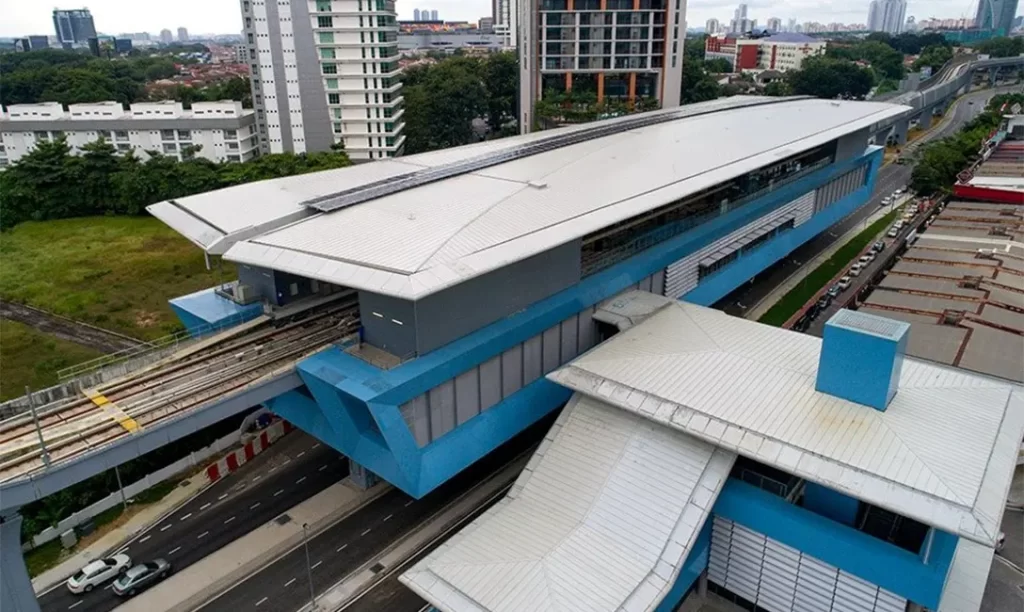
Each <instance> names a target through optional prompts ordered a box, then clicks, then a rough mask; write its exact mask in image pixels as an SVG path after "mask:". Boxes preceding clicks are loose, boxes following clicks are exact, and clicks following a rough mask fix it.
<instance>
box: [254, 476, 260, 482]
mask: <svg viewBox="0 0 1024 612" xmlns="http://www.w3.org/2000/svg"><path fill="white" fill-rule="evenodd" d="M259 479H260V477H259V476H253V477H252V481H253V482H256V481H257V480H259Z"/></svg>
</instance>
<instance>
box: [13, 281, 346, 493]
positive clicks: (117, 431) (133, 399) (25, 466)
mask: <svg viewBox="0 0 1024 612" xmlns="http://www.w3.org/2000/svg"><path fill="white" fill-rule="evenodd" d="M358 327H359V312H358V305H357V300H356V297H355V295H353V294H348V295H339V296H337V297H336V298H335V299H332V300H330V301H328V302H326V303H319V304H315V305H313V307H311V308H309V309H308V310H299V309H296V310H293V311H292V312H290V313H288V314H287V316H284V317H271V316H267V315H264V316H261V317H258V318H257V319H254V320H252V321H249V322H248V323H244V324H242V325H239V326H237V327H234V328H232V329H230V330H228V331H225V332H222V333H220V334H217V335H215V336H213V337H210V338H207V339H205V340H202V341H200V342H197V343H196V344H194V345H191V346H189V347H188V348H186V349H183V350H181V351H178V352H176V353H174V354H173V355H171V356H169V357H167V358H166V359H163V360H161V361H159V362H158V363H156V364H153V365H151V366H149V367H146V368H143V369H141V370H138V371H136V372H133V373H131V374H129V375H127V376H125V377H123V378H119V379H117V380H112V381H110V382H108V383H104V384H101V385H100V386H98V387H94V388H87V389H82V390H81V393H80V394H79V395H78V396H77V397H74V398H70V399H66V400H62V401H60V402H56V403H54V404H51V405H49V406H44V407H42V408H41V409H40V410H39V411H38V412H37V414H38V421H39V422H38V427H37V425H36V423H35V421H34V420H33V417H32V415H31V414H30V413H22V414H20V415H18V416H16V417H13V418H11V419H8V420H5V421H2V422H0V511H4V512H7V511H11V510H13V509H16V508H18V507H20V506H22V505H24V504H26V503H29V502H31V501H34V500H36V499H39V498H41V497H44V496H46V495H49V494H51V493H53V492H55V491H58V490H60V489H63V488H65V487H67V486H70V485H72V484H74V483H76V482H80V481H82V480H84V479H86V478H89V477H91V476H94V475H96V474H98V473H100V472H103V471H105V470H107V469H109V468H110V467H112V466H114V465H117V464H120V463H123V462H124V461H127V460H129V459H132V458H134V457H137V456H140V455H142V454H145V453H146V452H149V451H151V450H153V449H155V448H158V447H160V446H162V445H164V444H167V443H168V442H172V441H173V440H176V439H178V438H181V437H183V436H185V435H188V434H190V433H193V432H195V431H198V430H199V429H202V428H203V427H206V426H208V425H210V424H212V423H215V422H217V421H219V420H221V419H223V418H225V417H227V416H230V415H232V414H236V413H238V412H240V411H242V410H246V409H248V408H250V407H252V406H255V405H258V404H260V403H262V402H263V401H266V400H269V399H270V398H272V397H275V396H277V395H280V394H281V393H283V392H285V391H287V390H289V389H294V388H296V387H299V386H301V381H300V380H299V378H298V375H297V374H295V372H294V366H295V364H296V363H297V362H298V361H299V360H301V359H303V358H305V357H308V356H309V355H311V354H313V353H315V352H317V351H319V350H321V349H323V348H325V347H327V346H330V345H331V344H334V343H337V342H339V341H342V340H344V339H345V338H347V337H350V336H352V334H355V333H357V332H358Z"/></svg>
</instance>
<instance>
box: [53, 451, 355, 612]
mask: <svg viewBox="0 0 1024 612" xmlns="http://www.w3.org/2000/svg"><path fill="white" fill-rule="evenodd" d="M347 475H348V461H347V460H345V458H344V457H343V456H342V455H341V454H339V453H338V452H337V451H335V450H334V449H332V448H330V447H328V446H327V445H323V444H319V443H318V442H317V441H316V440H315V439H314V438H312V437H310V436H308V435H306V434H304V433H303V432H301V431H294V432H292V433H290V434H288V435H287V436H285V437H284V438H283V439H281V441H279V442H278V443H276V444H274V445H273V446H271V447H270V448H268V449H267V450H266V451H264V452H263V453H260V454H259V455H258V456H257V457H256V458H255V459H253V460H252V461H250V462H249V463H247V464H245V465H244V466H243V467H242V468H241V469H239V471H237V472H235V473H234V474H231V475H230V476H228V477H226V478H224V479H222V480H221V481H219V482H217V483H216V484H214V485H213V486H212V487H210V488H208V489H207V490H206V491H204V492H203V493H202V494H200V495H198V496H197V497H196V498H195V499H193V500H191V501H189V502H188V503H187V504H185V505H184V506H182V507H181V508H179V509H177V510H176V511H175V512H174V513H172V514H170V515H169V516H167V517H165V518H164V519H163V520H162V521H160V522H158V523H156V524H154V525H153V526H152V527H151V528H150V529H149V530H147V531H146V532H145V533H142V534H140V535H139V536H137V537H136V538H134V539H133V540H132V541H131V542H129V543H128V545H127V546H126V547H124V548H122V549H121V550H119V551H118V552H124V553H126V554H127V555H128V556H130V557H131V558H132V562H133V563H141V562H145V561H150V560H152V559H156V558H160V557H162V558H164V559H167V560H168V561H169V562H170V563H171V566H172V568H173V569H174V570H180V569H183V568H185V567H187V566H189V565H191V564H193V563H195V562H196V561H199V560H200V559H202V558H203V557H205V556H206V555H208V554H210V553H212V552H214V551H215V550H217V549H219V548H221V547H223V546H226V545H227V544H229V543H230V542H232V541H234V540H235V539H237V538H239V537H241V536H243V535H245V534H247V533H249V532H250V531H252V530H253V529H255V528H256V527H259V526H260V525H262V524H264V523H266V522H267V521H269V520H271V519H273V518H274V517H276V516H277V515H279V514H281V513H282V512H285V511H287V510H288V509H289V508H291V507H293V506H295V505H297V504H299V503H301V502H302V501H304V500H306V499H308V498H310V497H312V496H313V495H315V494H316V493H319V492H320V491H322V490H323V489H325V488H327V487H328V486H330V485H332V484H334V483H336V482H338V481H339V480H341V479H342V478H344V477H345V476H347ZM111 585H112V582H108V583H107V584H105V585H103V586H102V587H99V588H97V589H96V590H94V591H92V592H91V593H84V594H82V595H74V594H72V593H71V592H70V591H68V590H67V588H66V587H65V586H64V585H63V584H60V585H58V586H57V587H56V588H54V589H52V590H50V591H48V592H46V593H44V594H43V595H41V596H40V597H39V605H40V607H41V608H42V609H43V611H44V612H66V611H67V610H74V611H75V612H105V611H106V610H112V609H113V608H115V607H116V606H117V605H119V604H120V603H121V600H120V598H118V597H117V596H116V595H114V594H113V592H112V591H111V590H110V586H111ZM141 597H145V595H144V594H143V595H141Z"/></svg>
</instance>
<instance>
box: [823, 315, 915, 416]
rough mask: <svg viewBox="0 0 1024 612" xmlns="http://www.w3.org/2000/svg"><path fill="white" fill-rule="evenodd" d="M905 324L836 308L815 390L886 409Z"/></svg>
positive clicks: (895, 382)
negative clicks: (837, 310)
mask: <svg viewBox="0 0 1024 612" xmlns="http://www.w3.org/2000/svg"><path fill="white" fill-rule="evenodd" d="M909 330H910V324H909V323H905V322H903V321H896V320H894V319H887V318H885V317H880V316H877V315H872V314H867V313H864V312H854V311H852V310H845V309H844V310H840V311H839V312H837V313H836V314H835V315H834V316H833V317H832V318H831V319H829V320H828V322H827V323H826V324H825V334H824V342H822V345H821V356H820V357H819V361H818V377H817V380H816V381H815V385H814V388H815V389H817V390H818V391H821V392H822V393H828V394H829V395H834V396H836V397H840V398H842V399H845V400H849V401H851V402H856V403H858V404H864V405H865V406H870V407H872V408H874V409H875V410H879V411H883V412H884V411H885V409H886V407H887V406H888V405H889V402H890V401H892V398H893V397H894V396H895V395H896V388H897V386H898V384H899V380H900V370H901V369H902V367H903V354H904V353H905V352H906V348H907V338H908V337H909V333H908V332H909Z"/></svg>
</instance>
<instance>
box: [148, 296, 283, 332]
mask: <svg viewBox="0 0 1024 612" xmlns="http://www.w3.org/2000/svg"><path fill="white" fill-rule="evenodd" d="M168 303H169V304H170V305H171V310H173V311H174V314H176V315H177V316H178V319H179V320H180V321H181V323H182V324H183V325H184V326H185V329H188V330H189V331H195V332H198V333H205V332H208V331H211V328H213V329H216V328H219V327H230V326H232V325H238V324H239V323H244V322H245V321H248V320H250V319H255V318H256V317H258V316H259V315H260V314H261V313H262V312H263V306H262V305H260V304H248V305H246V306H242V305H240V304H236V303H235V302H232V301H231V300H229V299H227V298H225V297H221V296H219V295H217V294H216V293H215V290H214V289H203V290H202V291H196V292H195V293H190V294H188V295H183V296H181V297H176V298H174V299H173V300H170V301H169V302H168Z"/></svg>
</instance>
